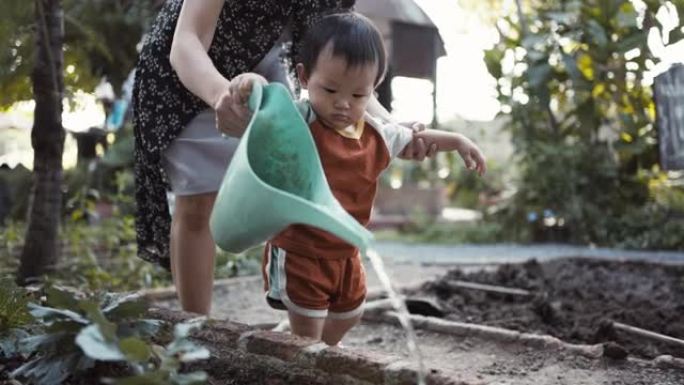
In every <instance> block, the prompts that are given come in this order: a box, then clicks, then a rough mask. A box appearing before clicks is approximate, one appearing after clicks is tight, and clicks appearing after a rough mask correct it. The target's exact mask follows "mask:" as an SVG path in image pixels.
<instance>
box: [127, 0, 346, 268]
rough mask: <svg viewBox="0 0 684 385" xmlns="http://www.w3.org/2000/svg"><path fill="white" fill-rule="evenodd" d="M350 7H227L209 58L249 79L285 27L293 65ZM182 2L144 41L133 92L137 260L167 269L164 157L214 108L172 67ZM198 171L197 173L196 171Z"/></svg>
mask: <svg viewBox="0 0 684 385" xmlns="http://www.w3.org/2000/svg"><path fill="white" fill-rule="evenodd" d="M353 3H354V1H353V0H226V1H225V4H224V6H223V9H222V10H221V13H220V16H219V19H218V23H217V27H216V31H215V34H214V39H213V40H212V43H211V46H210V47H209V51H208V54H209V57H210V58H211V60H212V62H213V63H214V65H215V66H216V68H217V69H218V70H219V72H220V73H221V74H222V75H223V76H225V77H226V78H227V79H231V78H233V77H234V76H236V75H238V74H240V73H243V72H249V71H251V70H252V69H253V68H254V67H255V66H256V65H257V64H258V63H259V62H260V61H261V59H262V58H263V57H264V55H266V53H268V51H269V50H270V49H271V48H272V47H273V45H274V44H275V43H276V41H277V40H278V38H279V37H280V35H281V33H282V32H283V29H284V28H285V26H286V25H288V23H289V24H290V26H291V28H292V40H293V42H294V44H293V45H292V49H291V51H292V52H291V54H290V56H291V58H294V57H296V54H297V51H298V42H299V41H300V40H301V38H302V36H303V34H304V33H305V32H306V29H307V28H308V27H309V26H311V25H312V24H313V23H315V22H316V21H317V20H318V19H319V18H320V17H321V16H323V15H325V14H326V13H329V12H334V11H338V10H344V9H349V8H351V6H352V5H353ZM182 4H183V0H167V2H166V3H165V4H164V6H163V7H162V9H161V10H160V13H159V15H158V16H157V18H156V20H155V22H154V23H153V25H152V26H151V29H150V31H149V32H148V34H147V35H146V37H145V40H144V42H143V48H142V50H141V52H140V56H139V58H138V63H137V66H136V76H135V85H134V89H133V108H134V119H133V120H134V126H135V150H134V157H135V182H136V189H135V199H136V205H137V210H136V235H137V243H138V256H139V257H141V258H142V259H144V260H147V261H150V262H154V263H158V264H160V265H161V266H163V267H165V268H166V269H169V266H170V261H169V233H170V228H171V215H170V213H169V207H168V203H167V200H166V191H167V189H168V183H167V180H166V177H165V175H164V172H163V169H162V166H161V159H162V154H163V151H164V150H165V149H166V148H167V147H168V146H169V144H170V143H171V142H172V141H173V140H174V139H175V138H176V137H177V136H178V135H179V133H180V132H181V131H182V130H183V128H184V127H185V126H186V125H187V124H188V123H189V122H190V121H191V120H192V118H194V117H195V116H196V115H197V114H198V113H199V112H200V111H202V110H204V109H207V108H209V107H208V106H207V105H206V104H205V103H204V102H203V101H202V100H201V99H199V98H198V97H196V96H195V95H193V94H192V93H191V92H190V91H188V90H187V89H186V88H185V87H184V86H183V84H182V83H181V82H180V80H179V79H178V76H177V75H176V73H175V71H174V70H173V68H172V67H171V63H170V62H169V53H170V51H171V42H172V40H173V33H174V30H175V28H176V21H177V20H178V15H179V13H180V9H181V6H182ZM198 171H199V170H198Z"/></svg>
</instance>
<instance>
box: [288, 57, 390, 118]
mask: <svg viewBox="0 0 684 385" xmlns="http://www.w3.org/2000/svg"><path fill="white" fill-rule="evenodd" d="M377 73H378V65H377V63H373V64H364V65H360V66H356V67H347V61H346V60H345V59H344V58H342V57H337V56H333V55H332V49H331V46H330V44H328V46H327V47H326V48H325V49H323V51H321V53H320V55H318V59H317V62H316V66H315V67H314V70H313V71H312V72H311V73H310V74H308V73H306V71H305V69H304V66H303V65H302V64H301V63H300V64H297V75H298V77H299V82H300V83H301V85H302V87H303V88H305V89H307V90H308V91H309V100H310V101H311V107H312V108H313V110H314V112H315V113H316V117H317V118H318V119H319V120H320V121H321V123H323V124H324V125H325V126H328V127H330V128H334V129H338V130H340V129H344V128H346V127H348V126H349V125H352V124H356V122H358V121H359V120H360V119H361V118H362V117H363V114H364V112H365V111H366V106H367V105H368V102H369V100H370V97H371V95H372V94H373V90H374V89H375V78H376V75H377Z"/></svg>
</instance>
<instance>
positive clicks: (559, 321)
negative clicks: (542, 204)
mask: <svg viewBox="0 0 684 385" xmlns="http://www.w3.org/2000/svg"><path fill="white" fill-rule="evenodd" d="M390 273H391V276H392V277H393V279H394V282H395V284H396V285H397V286H399V287H412V289H407V290H402V291H403V292H404V294H406V295H407V296H408V297H410V298H420V299H426V300H429V301H431V302H433V303H435V304H436V305H437V307H438V308H440V309H441V311H443V312H444V315H443V318H444V319H446V320H452V321H458V322H470V323H477V324H483V325H490V326H496V327H501V328H507V329H513V330H518V331H521V332H528V333H538V334H545V335H552V336H556V337H558V338H560V339H561V340H563V341H566V342H571V343H576V344H594V343H606V342H608V341H611V346H614V347H616V349H617V350H618V351H619V352H625V353H626V357H622V358H614V357H617V356H622V355H621V354H617V355H611V356H612V358H611V357H609V356H606V355H604V356H603V357H600V358H588V357H584V356H581V355H578V354H576V353H571V352H569V351H564V350H540V349H537V348H533V347H530V346H524V345H522V344H519V343H501V342H497V341H493V340H488V339H482V338H479V337H473V336H454V335H447V334H442V333H435V332H430V331H426V330H420V329H419V330H417V334H418V344H419V346H420V348H421V351H422V355H423V357H424V359H425V364H426V366H427V368H429V369H430V368H438V369H440V370H441V371H442V372H444V373H446V374H448V375H450V376H453V377H454V378H457V379H460V380H464V381H468V382H470V383H482V384H491V385H527V384H551V385H555V384H557V385H575V384H577V385H579V384H587V385H589V384H607V385H632V384H643V385H670V384H672V385H682V384H684V370H682V369H678V368H664V367H659V366H657V365H656V364H655V363H654V361H653V360H652V358H653V357H655V356H657V355H661V354H670V355H674V356H678V357H684V352H683V351H682V350H681V349H680V348H677V347H676V346H671V345H665V344H662V343H654V342H652V341H650V340H648V339H644V338H641V337H636V336H634V335H630V334H626V333H624V332H621V331H619V330H615V329H613V328H611V327H610V325H611V322H613V321H617V322H621V323H624V324H628V325H632V326H636V327H640V328H643V329H648V330H651V331H655V332H658V333H662V334H666V335H669V336H672V337H676V338H684V267H682V266H674V265H661V264H648V263H636V262H609V261H602V260H595V259H581V258H568V259H558V260H553V261H550V262H545V263H538V262H536V261H534V260H532V261H528V262H526V263H523V264H505V265H497V266H494V265H486V266H483V265H480V266H445V265H415V264H412V265H395V266H390ZM368 277H369V285H370V286H371V287H372V286H375V285H376V284H377V278H375V277H374V274H372V272H369V274H368ZM420 281H422V282H423V284H422V285H416V283H417V282H420ZM455 281H469V282H476V283H481V284H488V285H497V286H503V287H508V288H517V289H524V290H527V291H529V292H530V293H531V295H529V296H520V295H510V294H505V295H502V294H496V293H490V292H485V291H482V290H474V289H464V288H460V287H455V286H454V285H453V283H454V282H455ZM261 285H262V284H261V280H260V279H259V278H258V277H253V278H241V279H237V280H235V282H234V283H233V284H227V285H222V286H221V287H217V288H216V290H215V292H214V302H213V303H214V310H213V312H212V314H213V317H215V318H225V319H229V320H233V321H238V322H243V323H248V324H252V325H258V324H261V325H262V326H263V327H268V325H273V324H274V323H277V322H279V321H281V320H283V319H284V318H285V315H284V313H282V312H279V311H275V310H271V309H269V308H268V307H267V305H266V303H265V300H264V298H263V294H262V291H263V289H262V286H261ZM158 305H162V306H166V307H171V308H178V304H177V303H176V302H175V301H174V300H168V301H162V302H159V303H158ZM343 342H344V344H345V346H346V347H347V348H348V349H356V350H365V351H375V352H381V353H384V354H391V355H403V356H406V357H408V352H407V349H406V343H405V334H404V331H403V330H402V329H400V328H398V327H396V326H394V325H392V324H388V323H383V322H371V321H364V322H362V324H361V325H359V326H357V327H356V328H354V329H353V330H352V331H351V332H350V333H349V334H348V335H347V336H346V337H345V340H344V341H343Z"/></svg>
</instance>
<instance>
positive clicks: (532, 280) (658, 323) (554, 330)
mask: <svg viewBox="0 0 684 385" xmlns="http://www.w3.org/2000/svg"><path fill="white" fill-rule="evenodd" d="M459 281H461V282H462V281H467V282H473V283H480V284H488V285H497V286H503V287H507V288H517V289H524V290H527V291H529V292H530V295H524V293H523V294H522V295H521V294H520V293H513V294H502V293H496V292H491V291H485V290H479V289H473V288H464V287H463V286H462V285H461V286H459V285H457V284H454V283H455V282H459ZM412 295H418V296H430V297H434V298H436V300H437V302H438V304H439V305H440V306H441V307H442V310H444V312H445V318H446V319H450V320H454V321H461V322H473V323H480V324H485V325H491V326H498V327H503V328H508V329H513V330H518V331H524V332H532V333H540V334H550V335H553V336H555V337H558V338H560V339H562V340H565V341H568V342H574V343H589V344H592V343H598V342H608V341H613V342H615V343H616V344H618V345H620V346H621V347H624V348H625V349H626V350H627V351H628V352H629V354H631V355H635V356H639V357H644V358H653V357H655V356H658V355H661V354H671V355H674V356H678V357H684V348H683V347H681V346H677V345H676V344H665V343H659V342H653V341H650V340H648V339H644V338H640V337H637V336H634V335H633V334H628V333H624V332H620V331H616V329H615V328H613V327H611V325H612V322H620V323H623V324H627V325H631V326H635V327H638V328H643V329H647V330H650V331H654V332H657V333H661V334H665V335H668V336H671V337H675V338H680V339H684V266H670V265H660V264H650V263H645V262H614V261H599V260H590V259H584V258H568V259H561V260H554V261H550V262H545V263H539V262H537V261H536V260H530V261H527V262H526V263H524V264H505V265H501V266H499V267H498V268H497V269H496V270H490V271H487V270H483V271H478V272H472V273H464V272H463V271H461V270H451V271H450V272H449V273H448V274H447V275H445V276H444V277H443V278H442V279H440V280H438V281H435V282H432V283H428V284H425V285H424V286H423V288H422V289H421V291H420V292H417V293H412ZM612 346H614V345H613V344H612ZM618 348H619V347H618Z"/></svg>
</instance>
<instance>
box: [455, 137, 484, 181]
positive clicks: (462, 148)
mask: <svg viewBox="0 0 684 385" xmlns="http://www.w3.org/2000/svg"><path fill="white" fill-rule="evenodd" d="M456 151H458V153H459V155H461V158H463V162H464V163H465V166H466V168H467V169H468V170H474V171H476V172H477V173H478V175H480V176H482V175H484V173H485V172H486V171H487V165H486V163H485V157H484V155H483V154H482V151H480V149H479V148H478V147H477V145H476V144H475V143H473V142H472V141H471V140H470V139H468V138H466V137H465V136H462V135H461V140H460V143H459V145H458V147H457V148H456Z"/></svg>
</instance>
